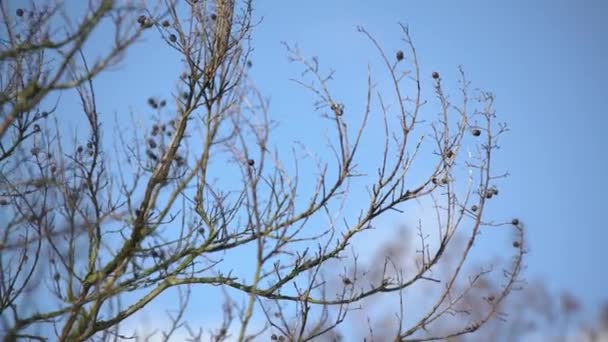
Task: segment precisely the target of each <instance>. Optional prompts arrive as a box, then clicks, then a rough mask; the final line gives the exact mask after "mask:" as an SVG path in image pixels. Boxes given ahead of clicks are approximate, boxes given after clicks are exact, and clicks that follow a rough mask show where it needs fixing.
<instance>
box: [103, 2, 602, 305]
mask: <svg viewBox="0 0 608 342" xmlns="http://www.w3.org/2000/svg"><path fill="white" fill-rule="evenodd" d="M380 3H381V4H382V5H380ZM255 10H256V13H257V15H258V16H263V18H264V19H263V21H262V23H261V24H260V25H259V26H258V27H257V28H256V30H255V31H254V36H253V38H254V40H253V46H254V48H255V51H254V53H253V56H252V59H253V68H252V71H251V73H252V76H253V78H254V80H255V81H256V82H257V84H258V85H259V87H260V88H261V90H262V91H263V93H264V94H265V95H267V96H268V97H269V99H270V101H271V107H270V111H271V115H272V117H273V118H274V119H276V120H278V121H280V122H282V126H281V131H284V132H288V131H289V129H309V130H311V132H313V131H314V129H315V127H310V124H307V122H308V120H307V118H306V116H303V115H302V114H306V113H310V112H312V109H311V105H310V97H307V96H302V95H306V94H305V93H303V92H302V91H301V90H300V89H298V88H297V87H295V86H294V85H293V84H292V83H289V81H288V80H287V79H288V78H289V77H294V76H297V74H298V71H299V69H298V68H297V67H296V66H294V65H290V64H289V63H288V62H287V58H286V52H285V49H284V48H283V47H282V46H281V44H280V42H281V41H286V42H290V43H298V45H299V46H300V49H301V50H302V52H303V53H304V54H306V55H309V56H313V55H316V56H319V58H320V61H321V63H322V65H325V66H328V67H329V66H331V67H334V68H335V69H336V71H337V74H336V78H337V80H336V82H335V83H334V85H335V89H336V92H337V93H338V94H340V95H341V96H342V97H343V98H344V102H346V103H360V101H359V102H357V101H358V98H357V96H359V95H360V94H361V93H362V91H363V86H364V83H363V80H364V77H365V76H366V75H365V72H366V63H367V62H368V61H369V60H372V59H374V58H375V56H369V52H370V44H369V42H368V41H367V40H366V39H365V38H364V37H363V36H362V35H361V34H359V33H357V32H356V30H355V27H356V26H357V25H363V26H365V27H366V28H367V29H368V30H369V31H370V32H371V33H373V34H374V35H375V36H376V38H377V39H378V40H379V41H380V42H381V43H382V44H383V45H384V46H386V47H387V50H388V51H395V50H396V49H398V48H403V47H402V46H401V45H400V44H401V42H400V38H401V37H400V33H399V27H398V25H397V23H398V22H403V23H406V24H408V25H409V27H410V30H411V34H412V37H413V38H414V42H415V44H416V47H417V49H418V54H419V58H420V61H421V64H422V70H423V73H424V74H425V75H430V72H431V71H434V70H438V71H440V72H441V74H442V75H443V76H444V78H445V79H446V80H448V81H449V80H450V78H451V80H452V81H454V80H455V77H456V75H457V67H458V66H459V65H463V66H464V68H465V70H466V72H467V76H468V79H469V80H471V81H472V82H473V85H474V86H476V87H480V88H483V89H486V90H491V91H493V92H495V93H496V94H497V103H496V109H497V111H498V113H499V115H500V117H501V119H502V120H504V121H507V122H508V124H509V125H510V128H511V132H510V133H509V134H508V136H507V137H506V138H505V139H504V140H503V143H502V149H501V150H500V151H499V153H500V154H499V157H498V161H497V163H498V168H499V169H502V170H505V171H509V172H510V174H511V176H510V178H509V179H508V180H507V181H506V182H505V183H504V184H505V185H504V186H503V187H502V188H501V192H500V196H499V198H498V200H497V201H496V203H495V204H493V205H495V206H496V208H497V209H496V211H495V214H496V216H497V218H505V219H508V218H510V217H512V216H513V215H515V216H517V217H519V218H520V219H521V220H522V221H523V222H524V223H525V224H526V226H527V228H528V230H527V236H528V241H529V248H530V253H529V255H528V259H527V262H526V263H527V265H528V270H527V271H526V276H527V278H529V279H534V278H535V277H543V278H544V279H545V280H547V282H548V283H549V284H550V286H551V287H552V288H553V289H555V290H562V289H567V290H570V291H572V292H573V293H575V294H577V295H579V296H582V297H583V299H584V302H585V305H586V307H587V308H590V309H592V308H593V305H594V304H596V303H597V302H599V301H600V300H603V299H606V298H607V297H608V291H607V290H606V289H607V288H608V271H607V270H608V268H607V267H606V266H605V264H604V260H606V259H607V257H606V252H605V249H604V248H605V246H604V244H605V243H606V242H607V241H608V225H607V224H606V221H605V219H604V217H603V213H602V211H603V210H606V205H607V204H608V201H606V199H605V196H606V194H608V179H607V177H608V153H607V152H606V148H607V147H605V146H606V143H605V140H603V139H602V133H603V132H602V130H605V129H606V127H608V118H607V115H608V114H607V113H605V111H606V108H608V95H607V94H606V86H605V83H604V82H605V81H606V80H607V79H608V63H607V62H606V61H607V60H608V53H607V51H608V47H607V43H606V42H607V41H608V40H607V38H606V36H607V35H608V21H607V20H606V18H608V2H606V1H600V0H597V1H590V0H588V1H584V0H581V1H574V0H571V1H563V0H552V1H548V0H545V1H540V0H537V1H529V0H512V1H500V2H499V1H467V0H463V1H452V0H437V1H407V0H391V1H389V0H383V1H353V0H332V1H327V0H309V1H259V2H258V3H257V4H256V5H255ZM152 35H153V34H150V37H147V38H146V40H147V42H144V43H141V44H138V45H137V46H136V47H135V48H134V49H133V51H132V52H131V53H129V55H128V58H127V59H126V60H125V62H124V63H123V64H122V67H121V68H119V69H118V71H116V72H112V73H110V74H107V75H104V76H102V77H101V78H100V80H99V82H98V98H99V99H100V102H104V103H102V110H105V112H106V113H114V112H115V111H120V112H121V113H122V114H124V115H126V114H127V108H129V106H133V108H134V109H135V111H137V110H138V108H139V109H144V108H145V99H146V98H147V97H148V96H150V95H159V96H160V95H163V96H168V95H169V93H170V91H172V90H173V84H174V81H173V80H174V79H175V75H176V74H177V73H179V68H178V60H177V59H176V55H175V54H172V53H169V54H167V53H166V52H165V51H169V50H168V49H163V50H159V51H152V50H150V48H151V47H152V46H155V44H157V43H158V42H157V41H156V40H155V39H154V38H152V37H151V36H152ZM134 61H136V62H134ZM171 63H172V64H171ZM159 65H162V66H163V67H162V68H159V67H158V66H159ZM168 80H172V81H170V82H171V83H170V84H169V87H163V82H165V81H168ZM134 85H136V86H134ZM351 87H352V89H351ZM123 88H124V89H123ZM126 90H128V92H127V91H126ZM294 94H295V95H297V96H296V97H294ZM108 98H111V99H112V101H110V102H108V101H107V100H104V99H108ZM427 98H429V99H430V98H431V94H427ZM283 138H285V139H289V136H288V135H284V136H278V137H275V141H277V140H281V139H283ZM312 138H314V136H312ZM495 247H496V246H486V247H485V248H487V250H488V253H491V251H492V250H493V248H495ZM482 248H483V247H482Z"/></svg>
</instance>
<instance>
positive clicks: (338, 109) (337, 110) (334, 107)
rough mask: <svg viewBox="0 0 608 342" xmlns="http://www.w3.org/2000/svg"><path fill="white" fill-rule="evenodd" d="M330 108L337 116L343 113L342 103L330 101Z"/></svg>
mask: <svg viewBox="0 0 608 342" xmlns="http://www.w3.org/2000/svg"><path fill="white" fill-rule="evenodd" d="M330 108H331V110H332V111H333V112H334V113H335V114H336V115H337V116H342V115H343V114H344V105H343V104H338V103H332V104H331V106H330Z"/></svg>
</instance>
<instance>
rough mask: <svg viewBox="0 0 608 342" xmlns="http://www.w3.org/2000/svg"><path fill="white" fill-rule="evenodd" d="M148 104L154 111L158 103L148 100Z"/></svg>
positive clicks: (151, 99)
mask: <svg viewBox="0 0 608 342" xmlns="http://www.w3.org/2000/svg"><path fill="white" fill-rule="evenodd" d="M148 104H149V105H150V107H152V108H154V109H157V108H158V103H156V100H155V99H153V98H149V99H148Z"/></svg>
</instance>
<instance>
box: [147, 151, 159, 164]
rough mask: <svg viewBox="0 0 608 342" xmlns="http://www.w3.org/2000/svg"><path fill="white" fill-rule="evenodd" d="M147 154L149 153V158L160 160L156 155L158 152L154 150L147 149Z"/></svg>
mask: <svg viewBox="0 0 608 342" xmlns="http://www.w3.org/2000/svg"><path fill="white" fill-rule="evenodd" d="M146 154H147V155H148V158H150V159H152V160H154V161H157V160H158V156H156V154H155V153H154V152H152V151H151V150H146Z"/></svg>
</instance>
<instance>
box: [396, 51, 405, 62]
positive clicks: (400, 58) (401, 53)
mask: <svg viewBox="0 0 608 342" xmlns="http://www.w3.org/2000/svg"><path fill="white" fill-rule="evenodd" d="M395 57H397V62H400V61H401V60H403V57H404V54H403V51H401V50H399V51H397V54H396V56H395Z"/></svg>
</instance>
